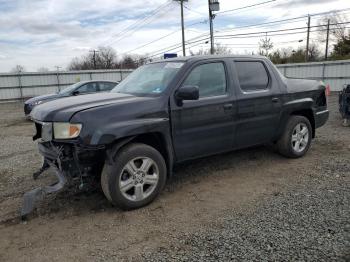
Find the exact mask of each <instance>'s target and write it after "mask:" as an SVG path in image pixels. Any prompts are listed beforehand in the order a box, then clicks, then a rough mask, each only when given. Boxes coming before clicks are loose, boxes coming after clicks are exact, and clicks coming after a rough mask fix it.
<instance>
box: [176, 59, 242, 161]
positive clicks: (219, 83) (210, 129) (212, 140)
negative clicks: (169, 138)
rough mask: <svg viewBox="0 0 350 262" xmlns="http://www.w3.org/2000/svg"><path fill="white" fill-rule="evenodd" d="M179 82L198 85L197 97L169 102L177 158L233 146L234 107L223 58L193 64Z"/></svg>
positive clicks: (220, 150)
mask: <svg viewBox="0 0 350 262" xmlns="http://www.w3.org/2000/svg"><path fill="white" fill-rule="evenodd" d="M180 86H198V88H199V100H195V101H183V105H182V106H178V105H176V104H174V105H172V110H171V119H172V130H173V140H174V148H175V154H176V157H177V160H178V161H183V160H186V159H191V158H196V157H199V156H205V155H210V154H214V153H217V152H222V151H226V150H229V149H230V148H232V143H233V138H234V137H233V136H234V128H233V117H234V113H235V110H236V107H235V104H234V101H233V97H232V92H231V90H230V88H229V81H228V78H227V70H226V65H225V63H224V62H223V61H215V62H206V63H202V64H197V65H195V66H194V67H192V70H190V73H189V74H188V75H187V77H186V78H185V80H184V81H183V82H182V84H181V85H180Z"/></svg>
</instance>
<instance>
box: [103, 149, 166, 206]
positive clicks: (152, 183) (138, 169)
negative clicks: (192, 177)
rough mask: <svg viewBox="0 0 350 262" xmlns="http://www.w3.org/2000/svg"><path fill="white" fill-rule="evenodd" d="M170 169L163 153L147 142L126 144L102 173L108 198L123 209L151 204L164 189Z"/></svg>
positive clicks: (104, 190) (106, 164) (104, 189)
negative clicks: (146, 143)
mask: <svg viewBox="0 0 350 262" xmlns="http://www.w3.org/2000/svg"><path fill="white" fill-rule="evenodd" d="M166 178H167V168H166V164H165V161H164V158H163V157H162V155H161V154H160V153H159V152H158V151H157V150H156V149H154V148H153V147H150V146H148V145H145V144H139V143H138V144H136V143H135V144H130V145H127V146H125V147H123V148H122V149H121V150H120V151H119V152H118V153H117V155H116V157H115V160H113V163H111V164H109V163H107V162H106V163H105V166H104V168H103V171H102V174H101V185H102V190H103V192H104V194H105V196H106V197H107V199H108V200H109V201H110V202H111V203H112V204H113V205H115V206H117V207H120V208H121V209H124V210H130V209H136V208H140V207H143V206H145V205H148V204H149V203H151V202H152V201H153V200H154V199H155V198H156V197H157V196H158V195H159V193H160V192H161V191H162V189H163V188H164V185H165V182H166Z"/></svg>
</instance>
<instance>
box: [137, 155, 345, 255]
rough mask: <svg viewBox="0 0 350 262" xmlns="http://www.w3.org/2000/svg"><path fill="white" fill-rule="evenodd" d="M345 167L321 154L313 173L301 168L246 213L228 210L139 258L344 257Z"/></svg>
mask: <svg viewBox="0 0 350 262" xmlns="http://www.w3.org/2000/svg"><path fill="white" fill-rule="evenodd" d="M334 163H336V164H334ZM321 170H323V171H321ZM349 170H350V162H349V161H348V159H342V160H341V161H339V159H327V160H325V161H323V163H322V165H321V166H320V167H315V171H314V172H303V175H305V176H306V177H307V179H305V181H303V184H300V185H298V186H296V187H295V188H293V190H291V189H290V190H288V191H287V192H275V193H274V194H273V197H271V198H268V199H266V200H265V201H262V202H261V203H260V204H259V205H258V206H257V207H256V208H255V209H254V210H253V211H250V212H247V210H228V211H226V212H224V214H222V216H221V217H220V218H219V219H218V220H217V221H215V223H212V224H211V225H210V226H207V227H206V228H204V229H202V230H199V231H197V232H195V233H191V234H185V236H184V238H183V239H181V240H180V244H179V245H174V246H172V247H169V248H167V249H158V250H157V252H153V253H148V254H145V255H144V256H143V258H144V259H145V260H147V261H204V260H205V261H218V260H220V261H229V260H235V261H350V223H349V218H350V210H349V207H350V202H349V195H350V194H349V189H350V188H349V180H348V176H349ZM320 173H321V174H322V175H321V176H320V175H319V174H320ZM330 181H332V183H330ZM305 182H306V183H305ZM344 183H347V186H344Z"/></svg>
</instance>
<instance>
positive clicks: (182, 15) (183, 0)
mask: <svg viewBox="0 0 350 262" xmlns="http://www.w3.org/2000/svg"><path fill="white" fill-rule="evenodd" d="M174 1H176V2H180V6H181V29H182V55H183V56H186V44H185V22H184V2H188V0H174Z"/></svg>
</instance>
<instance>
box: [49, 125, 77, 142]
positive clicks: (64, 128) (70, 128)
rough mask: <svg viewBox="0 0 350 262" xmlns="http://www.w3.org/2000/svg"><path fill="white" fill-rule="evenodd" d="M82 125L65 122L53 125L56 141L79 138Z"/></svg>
mask: <svg viewBox="0 0 350 262" xmlns="http://www.w3.org/2000/svg"><path fill="white" fill-rule="evenodd" d="M81 128H82V124H72V123H65V122H54V123H53V137H54V139H71V138H76V137H78V136H79V134H80V131H81Z"/></svg>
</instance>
